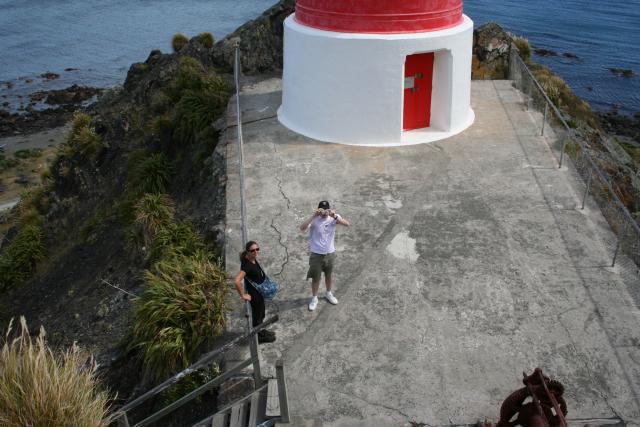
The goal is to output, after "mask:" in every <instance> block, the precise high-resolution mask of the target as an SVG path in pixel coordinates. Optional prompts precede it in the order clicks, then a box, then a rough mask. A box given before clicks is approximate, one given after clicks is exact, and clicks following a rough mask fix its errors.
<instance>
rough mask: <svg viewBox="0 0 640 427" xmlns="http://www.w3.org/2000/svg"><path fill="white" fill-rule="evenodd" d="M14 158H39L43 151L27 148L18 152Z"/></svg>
mask: <svg viewBox="0 0 640 427" xmlns="http://www.w3.org/2000/svg"><path fill="white" fill-rule="evenodd" d="M13 156H14V157H16V158H18V159H30V158H37V157H40V156H42V149H41V148H31V149H29V148H26V149H24V150H18V151H16V152H15V153H14V155H13Z"/></svg>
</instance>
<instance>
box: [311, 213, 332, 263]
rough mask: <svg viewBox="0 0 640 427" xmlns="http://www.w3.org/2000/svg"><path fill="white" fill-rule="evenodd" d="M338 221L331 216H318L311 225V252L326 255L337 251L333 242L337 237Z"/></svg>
mask: <svg viewBox="0 0 640 427" xmlns="http://www.w3.org/2000/svg"><path fill="white" fill-rule="evenodd" d="M337 224H338V221H337V220H336V219H335V218H332V217H330V216H328V217H326V218H323V217H321V216H317V217H315V218H314V219H313V221H311V224H310V225H309V251H310V252H313V253H314V254H321V255H326V254H330V253H333V252H335V251H336V248H335V246H334V244H333V240H334V238H335V235H336V225H337Z"/></svg>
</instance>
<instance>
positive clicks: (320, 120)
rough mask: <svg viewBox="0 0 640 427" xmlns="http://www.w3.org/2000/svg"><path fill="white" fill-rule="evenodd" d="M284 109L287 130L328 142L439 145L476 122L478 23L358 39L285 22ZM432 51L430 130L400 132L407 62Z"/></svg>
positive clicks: (358, 36)
mask: <svg viewBox="0 0 640 427" xmlns="http://www.w3.org/2000/svg"><path fill="white" fill-rule="evenodd" d="M284 25H285V36H284V72H283V91H282V106H281V107H280V109H279V110H278V118H279V120H280V122H281V123H282V124H284V125H285V126H287V127H288V128H289V129H291V130H293V131H295V132H298V133H300V134H302V135H305V136H308V137H311V138H314V139H317V140H320V141H328V142H337V143H342V144H354V145H403V144H415V143H422V142H429V141H434V140H438V139H442V138H446V137H448V136H451V135H453V134H455V133H458V132H461V131H463V130H464V129H466V128H467V127H468V126H470V125H471V124H472V123H473V119H474V115H473V111H472V110H471V107H470V91H471V53H472V52H471V50H472V45H473V22H472V21H471V20H470V19H469V18H468V17H467V16H464V22H463V23H462V24H460V25H458V26H456V27H454V28H449V29H446V30H441V31H432V32H425V33H409V34H353V33H336V32H331V31H322V30H318V29H314V28H310V27H306V26H303V25H300V24H299V23H297V22H296V21H295V19H294V17H293V16H290V17H289V18H287V19H286V20H285V24H284ZM426 52H435V62H434V81H433V93H432V106H431V123H432V126H431V127H430V128H427V129H421V130H416V131H410V132H403V131H402V115H403V108H404V99H403V97H404V62H405V59H406V57H407V55H413V54H416V53H426Z"/></svg>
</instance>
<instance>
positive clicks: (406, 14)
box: [295, 0, 462, 33]
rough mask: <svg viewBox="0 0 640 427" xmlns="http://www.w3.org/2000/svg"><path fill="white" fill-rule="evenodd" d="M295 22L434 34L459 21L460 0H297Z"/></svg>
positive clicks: (332, 28) (356, 30)
mask: <svg viewBox="0 0 640 427" xmlns="http://www.w3.org/2000/svg"><path fill="white" fill-rule="evenodd" d="M295 19H296V20H297V21H298V22H299V23H300V24H303V25H307V26H309V27H313V28H318V29H321V30H327V31H336V32H345V33H411V32H424V31H436V30H441V29H445V28H449V27H452V26H455V25H458V24H460V23H461V22H462V0H358V1H353V0H298V1H297V2H296V14H295Z"/></svg>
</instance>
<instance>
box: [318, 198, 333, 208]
mask: <svg viewBox="0 0 640 427" xmlns="http://www.w3.org/2000/svg"><path fill="white" fill-rule="evenodd" d="M318 208H319V209H331V206H329V202H327V201H326V200H323V201H321V202H320V203H318Z"/></svg>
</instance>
